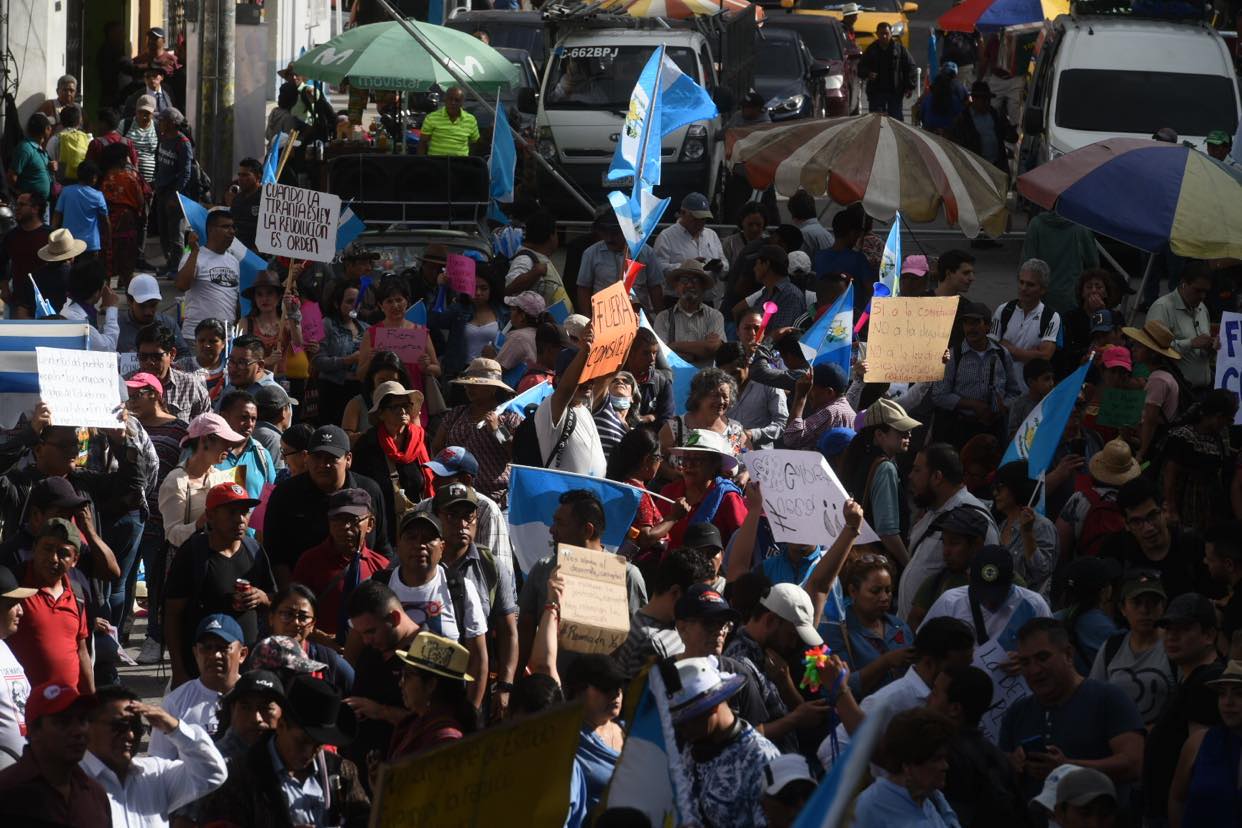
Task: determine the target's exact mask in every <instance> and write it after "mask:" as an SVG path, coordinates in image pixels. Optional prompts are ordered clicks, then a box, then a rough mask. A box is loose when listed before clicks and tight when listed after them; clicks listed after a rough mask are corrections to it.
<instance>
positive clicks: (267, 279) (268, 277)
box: [241, 270, 285, 302]
mask: <svg viewBox="0 0 1242 828" xmlns="http://www.w3.org/2000/svg"><path fill="white" fill-rule="evenodd" d="M261 287H270V288H276V290H277V291H279V292H280V295H281V296H283V295H284V293H285V283H284V282H282V281H281V279H280V274H278V273H276V272H275V271H272V270H265V271H263V272H262V273H260V274H259V275H258V276H256V277H255V279H254V284H252V285H251V286H250V287H248V288H246V289H245V290H243V291H242V292H241V295H242V298H243V299H248V300H250V301H251V302H253V301H254V294H255V291H256V290H258V289H259V288H261Z"/></svg>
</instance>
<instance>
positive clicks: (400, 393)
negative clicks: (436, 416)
mask: <svg viewBox="0 0 1242 828" xmlns="http://www.w3.org/2000/svg"><path fill="white" fill-rule="evenodd" d="M389 397H406V398H408V399H409V401H410V402H411V403H413V404H414V414H413V418H417V417H418V412H419V411H420V410H421V409H422V407H423V392H422V391H412V390H410V389H409V388H406V387H405V386H404V385H402V384H401V383H399V382H397V381H395V380H389V381H388V382H381V383H380V384H379V385H378V386H376V388H375V391H374V392H372V394H371V410H370V411H368V412H367V413H368V414H378V413H379V410H380V408H381V407H382V406H383V405H384V400H386V399H388V398H389ZM413 418H412V419H413Z"/></svg>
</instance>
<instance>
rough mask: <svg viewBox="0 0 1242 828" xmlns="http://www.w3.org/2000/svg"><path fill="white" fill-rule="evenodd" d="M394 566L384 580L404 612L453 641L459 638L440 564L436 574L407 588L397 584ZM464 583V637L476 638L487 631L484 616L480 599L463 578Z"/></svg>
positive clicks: (476, 591)
mask: <svg viewBox="0 0 1242 828" xmlns="http://www.w3.org/2000/svg"><path fill="white" fill-rule="evenodd" d="M398 571H399V570H398V569H394V570H393V572H392V576H391V577H390V578H389V579H388V587H389V589H391V590H392V591H393V592H394V593H396V596H397V600H398V601H400V602H401V606H402V607H403V608H404V609H405V614H406V615H408V616H410V618H411V619H413V621H414V623H415V624H418V626H420V627H422V628H424V629H426V630H428V631H429V632H433V633H435V634H436V635H442V636H444V637H445V638H450V639H452V640H454V641H457V640H458V639H459V638H461V634H460V633H459V627H458V624H457V611H456V609H454V607H453V596H452V595H451V594H450V593H449V587H448V580H447V579H446V578H445V577H444V567H443V566H438V567H436V575H435V577H434V578H432V579H431V581H429V582H428V583H426V584H423V585H422V586H417V587H408V586H406V585H405V584H403V583H401V576H400V575H398V574H397V573H398ZM463 581H464V582H465V585H466V606H465V610H466V635H465V637H466V638H477V637H479V636H480V635H486V634H487V616H485V615H484V614H483V601H482V600H480V598H479V593H478V590H476V589H475V588H474V584H473V583H472V582H471V581H470V579H469V578H464V579H463Z"/></svg>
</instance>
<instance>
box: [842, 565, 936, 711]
mask: <svg viewBox="0 0 1242 828" xmlns="http://www.w3.org/2000/svg"><path fill="white" fill-rule="evenodd" d="M841 581H842V584H843V585H844V587H845V593H846V597H847V599H848V600H847V601H846V606H845V617H844V618H843V619H842V620H841V621H840V622H839V623H832V622H826V623H824V624H823V625H821V628H822V629H823V630H824V640H825V641H826V642H827V643H828V646H829V647H831V648H832V652H834V653H836V654H837V655H839V656H840V657H841V658H842V659H844V660H845V663H846V664H848V665H849V668H850V677H849V684H850V691H851V692H852V693H854V694H855V696H856V697H857V698H862V697H864V696H867V695H870V694H871V693H874V692H875V691H876V690H879V689H880V688H881V687H883V686H884V685H886V684H888V683H890V682H893V681H896V680H897V679H899V678H901V677H902V676H903V675H905V672H906V668H907V667H909V666H910V664H912V663H913V662H914V650H913V649H911V645H912V644H913V643H914V633H913V632H912V631H911V630H910V627H909V626H908V625H907V624H906V622H905V621H902V620H901V619H900V618H898V617H897V616H896V615H894V614H893V612H892V609H893V585H894V583H895V581H896V573H895V572H894V570H893V565H892V563H891V562H889V560H888V558H886V557H884V556H883V555H878V554H875V553H873V552H866V553H863V554H861V555H855V556H854V557H853V559H852V560H851V561H850V562H849V563H847V564H846V566H845V572H844V574H843V575H842V578H841Z"/></svg>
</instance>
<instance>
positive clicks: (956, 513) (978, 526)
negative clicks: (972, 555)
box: [932, 506, 988, 538]
mask: <svg viewBox="0 0 1242 828" xmlns="http://www.w3.org/2000/svg"><path fill="white" fill-rule="evenodd" d="M932 528H933V529H938V530H940V531H941V532H952V533H953V534H955V535H964V536H965V537H968V538H986V537H987V536H988V519H987V516H986V515H985V514H983V511H982V510H980V509H976V508H974V507H972V506H958V507H956V508H954V509H950V510H949V511H947V512H945V513H944V514H942V515H941V516H940V517H938V518H936V522H935V523H933V524H932Z"/></svg>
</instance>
